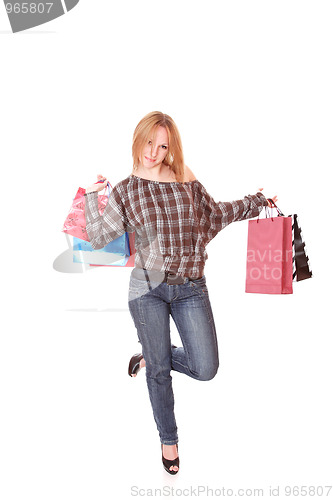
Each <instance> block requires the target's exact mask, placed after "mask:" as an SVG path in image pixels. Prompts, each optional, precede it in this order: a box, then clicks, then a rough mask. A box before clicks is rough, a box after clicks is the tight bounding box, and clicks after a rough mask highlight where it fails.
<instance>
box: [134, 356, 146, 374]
mask: <svg viewBox="0 0 333 500" xmlns="http://www.w3.org/2000/svg"><path fill="white" fill-rule="evenodd" d="M145 366H146V362H145V360H144V359H143V358H142V359H141V361H140V364H139V369H138V371H137V372H136V373H132V374H131V375H132V377H136V376H137V374H138V373H139V371H140V370H141V368H144V367H145Z"/></svg>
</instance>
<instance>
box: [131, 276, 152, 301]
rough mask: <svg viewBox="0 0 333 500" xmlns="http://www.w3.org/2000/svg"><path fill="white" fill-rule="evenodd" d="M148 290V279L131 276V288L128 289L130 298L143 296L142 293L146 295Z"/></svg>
mask: <svg viewBox="0 0 333 500" xmlns="http://www.w3.org/2000/svg"><path fill="white" fill-rule="evenodd" d="M148 291H149V287H148V283H147V281H146V280H140V279H138V278H133V276H131V278H130V283H129V290H128V298H129V300H133V299H136V298H137V297H141V295H144V294H145V293H147V292H148Z"/></svg>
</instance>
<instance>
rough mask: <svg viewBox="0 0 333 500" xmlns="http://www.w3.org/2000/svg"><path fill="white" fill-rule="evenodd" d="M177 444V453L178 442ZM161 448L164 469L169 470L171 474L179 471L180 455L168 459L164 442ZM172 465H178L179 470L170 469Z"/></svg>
mask: <svg viewBox="0 0 333 500" xmlns="http://www.w3.org/2000/svg"><path fill="white" fill-rule="evenodd" d="M176 446H177V453H178V444H177V443H176ZM161 449H162V462H163V467H164V469H165V470H166V471H167V472H169V474H177V472H179V456H178V457H176V458H175V459H174V460H168V459H167V458H165V457H164V456H163V444H162V443H161ZM172 465H176V466H177V467H178V470H174V469H173V470H170V467H171V466H172Z"/></svg>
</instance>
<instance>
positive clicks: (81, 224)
mask: <svg viewBox="0 0 333 500" xmlns="http://www.w3.org/2000/svg"><path fill="white" fill-rule="evenodd" d="M107 188H108V190H109V193H108V195H106V194H99V195H98V211H99V213H100V214H101V215H102V214H103V212H104V209H105V207H106V205H107V203H108V199H109V194H110V190H111V184H108V185H107ZM85 192H86V190H85V189H83V188H81V187H79V189H78V190H77V193H76V195H75V198H74V200H73V203H72V206H71V209H70V211H69V214H68V215H67V217H66V220H65V222H64V226H63V228H62V231H63V232H64V233H67V234H70V235H71V236H76V238H80V239H81V240H85V241H89V239H88V235H87V231H86V218H85V214H84V207H85V197H84V194H85Z"/></svg>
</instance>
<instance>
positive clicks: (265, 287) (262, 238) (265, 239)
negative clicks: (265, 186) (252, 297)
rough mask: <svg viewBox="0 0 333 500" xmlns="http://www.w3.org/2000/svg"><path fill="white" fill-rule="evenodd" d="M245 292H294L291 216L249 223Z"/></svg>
mask: <svg viewBox="0 0 333 500" xmlns="http://www.w3.org/2000/svg"><path fill="white" fill-rule="evenodd" d="M245 291H246V292H247V293H268V294H273V293H275V294H288V293H289V294H290V293H293V246H292V218H291V217H281V216H278V217H268V218H265V219H259V218H258V219H256V220H250V221H249V226H248V243H247V261H246V286H245Z"/></svg>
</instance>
